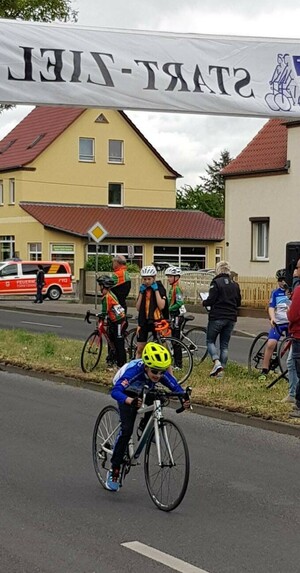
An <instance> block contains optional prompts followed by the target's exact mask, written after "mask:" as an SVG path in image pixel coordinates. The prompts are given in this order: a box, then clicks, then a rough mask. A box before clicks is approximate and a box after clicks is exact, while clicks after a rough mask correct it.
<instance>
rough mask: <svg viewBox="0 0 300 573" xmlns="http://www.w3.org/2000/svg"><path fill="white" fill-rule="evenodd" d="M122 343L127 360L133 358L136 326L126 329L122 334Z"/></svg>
mask: <svg viewBox="0 0 300 573" xmlns="http://www.w3.org/2000/svg"><path fill="white" fill-rule="evenodd" d="M124 345H125V351H126V356H127V358H128V361H129V362H130V360H134V359H135V355H136V328H130V330H127V332H126V333H125V336H124Z"/></svg>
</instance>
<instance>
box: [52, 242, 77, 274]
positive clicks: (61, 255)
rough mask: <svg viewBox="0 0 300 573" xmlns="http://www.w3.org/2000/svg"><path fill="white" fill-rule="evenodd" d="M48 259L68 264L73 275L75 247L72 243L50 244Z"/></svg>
mask: <svg viewBox="0 0 300 573" xmlns="http://www.w3.org/2000/svg"><path fill="white" fill-rule="evenodd" d="M50 259H51V261H65V262H66V263H69V265H70V267H71V271H72V274H74V262H75V246H74V244H73V243H51V245H50Z"/></svg>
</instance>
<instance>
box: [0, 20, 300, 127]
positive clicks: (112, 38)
mask: <svg viewBox="0 0 300 573" xmlns="http://www.w3.org/2000/svg"><path fill="white" fill-rule="evenodd" d="M0 37H1V53H0V102H1V103H12V104H31V105H70V106H83V107H101V108H111V109H112V108H116V109H127V110H129V109H132V110H137V109H139V110H152V111H169V112H188V113H202V114H214V115H217V114H218V115H246V116H256V117H259V116H263V117H272V116H273V117H276V116H277V117H300V41H299V40H285V39H284V40H283V39H267V38H242V37H230V36H227V37H226V36H203V35H196V34H173V33H162V32H161V33H155V32H145V31H137V30H134V31H133V30H112V29H101V28H83V27H80V26H79V25H77V24H57V23H51V24H41V23H35V22H19V21H10V20H0Z"/></svg>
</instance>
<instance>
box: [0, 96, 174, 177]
mask: <svg viewBox="0 0 300 573" xmlns="http://www.w3.org/2000/svg"><path fill="white" fill-rule="evenodd" d="M85 111H86V109H83V108H77V107H75V108H74V107H61V106H57V107H56V106H43V107H36V108H34V109H33V110H32V112H30V113H29V114H28V115H27V116H26V117H25V118H24V119H23V120H22V121H21V122H20V123H19V124H18V125H16V127H15V128H14V129H13V130H12V131H10V132H9V133H8V134H7V135H6V136H5V137H4V138H3V139H2V140H1V141H0V171H8V170H12V169H14V168H15V169H20V168H22V167H24V166H26V165H28V164H29V163H31V162H32V161H34V160H35V159H36V158H37V157H38V156H39V155H40V154H41V153H42V152H43V151H44V150H45V149H46V148H47V147H48V146H49V145H50V144H51V143H52V142H53V141H54V140H55V139H56V138H57V137H58V136H59V135H61V134H62V133H63V132H64V131H65V130H66V129H67V128H68V127H69V126H70V125H71V124H72V123H73V122H74V121H75V120H76V119H77V118H78V117H79V116H80V115H81V114H82V113H84V112H85ZM118 113H119V114H120V115H121V116H122V117H123V119H124V120H125V121H126V122H127V123H128V125H129V126H130V127H131V129H133V130H134V131H135V132H136V134H137V135H138V136H139V137H140V138H141V139H142V140H143V141H144V143H145V144H146V145H147V146H148V147H149V149H150V150H151V151H152V153H154V155H156V157H157V158H158V159H159V161H161V163H162V164H163V165H164V166H165V167H166V168H167V169H168V171H170V173H171V174H172V175H173V177H174V178H177V177H182V175H180V173H177V171H175V170H174V169H173V168H172V167H171V166H170V165H169V164H168V163H167V162H166V161H165V159H164V158H163V157H162V156H161V155H160V154H159V153H158V151H157V150H156V149H155V148H154V147H153V145H151V143H150V142H149V141H148V140H147V139H146V137H145V136H144V135H143V134H142V133H141V131H140V130H139V129H138V128H137V127H136V125H135V124H134V123H133V122H132V121H131V119H129V117H128V116H127V115H126V114H125V113H124V112H123V111H119V112H118ZM39 136H42V137H41V138H40V139H39V140H38V141H37V143H36V144H34V142H35V141H36V140H37V138H39ZM33 144H34V145H33Z"/></svg>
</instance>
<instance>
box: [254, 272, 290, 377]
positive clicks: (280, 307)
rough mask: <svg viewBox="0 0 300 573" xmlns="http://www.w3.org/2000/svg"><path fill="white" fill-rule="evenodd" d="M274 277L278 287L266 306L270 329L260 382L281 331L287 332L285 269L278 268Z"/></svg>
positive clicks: (287, 290)
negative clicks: (267, 306)
mask: <svg viewBox="0 0 300 573" xmlns="http://www.w3.org/2000/svg"><path fill="white" fill-rule="evenodd" d="M276 279H277V281H278V288H276V289H274V290H273V291H272V293H271V298H270V302H269V308H268V312H269V317H270V322H271V329H270V331H269V335H268V341H267V344H266V349H265V353H264V359H263V364H262V371H261V375H260V376H259V378H258V379H259V380H260V381H262V382H264V381H265V380H266V378H267V375H268V372H269V366H270V360H271V357H272V354H273V352H274V350H275V348H276V345H277V342H278V340H279V339H280V337H281V335H282V334H283V333H287V331H288V318H287V311H288V308H289V306H290V304H291V300H290V294H289V288H288V285H287V284H286V282H285V281H286V271H285V269H279V270H278V271H277V272H276Z"/></svg>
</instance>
